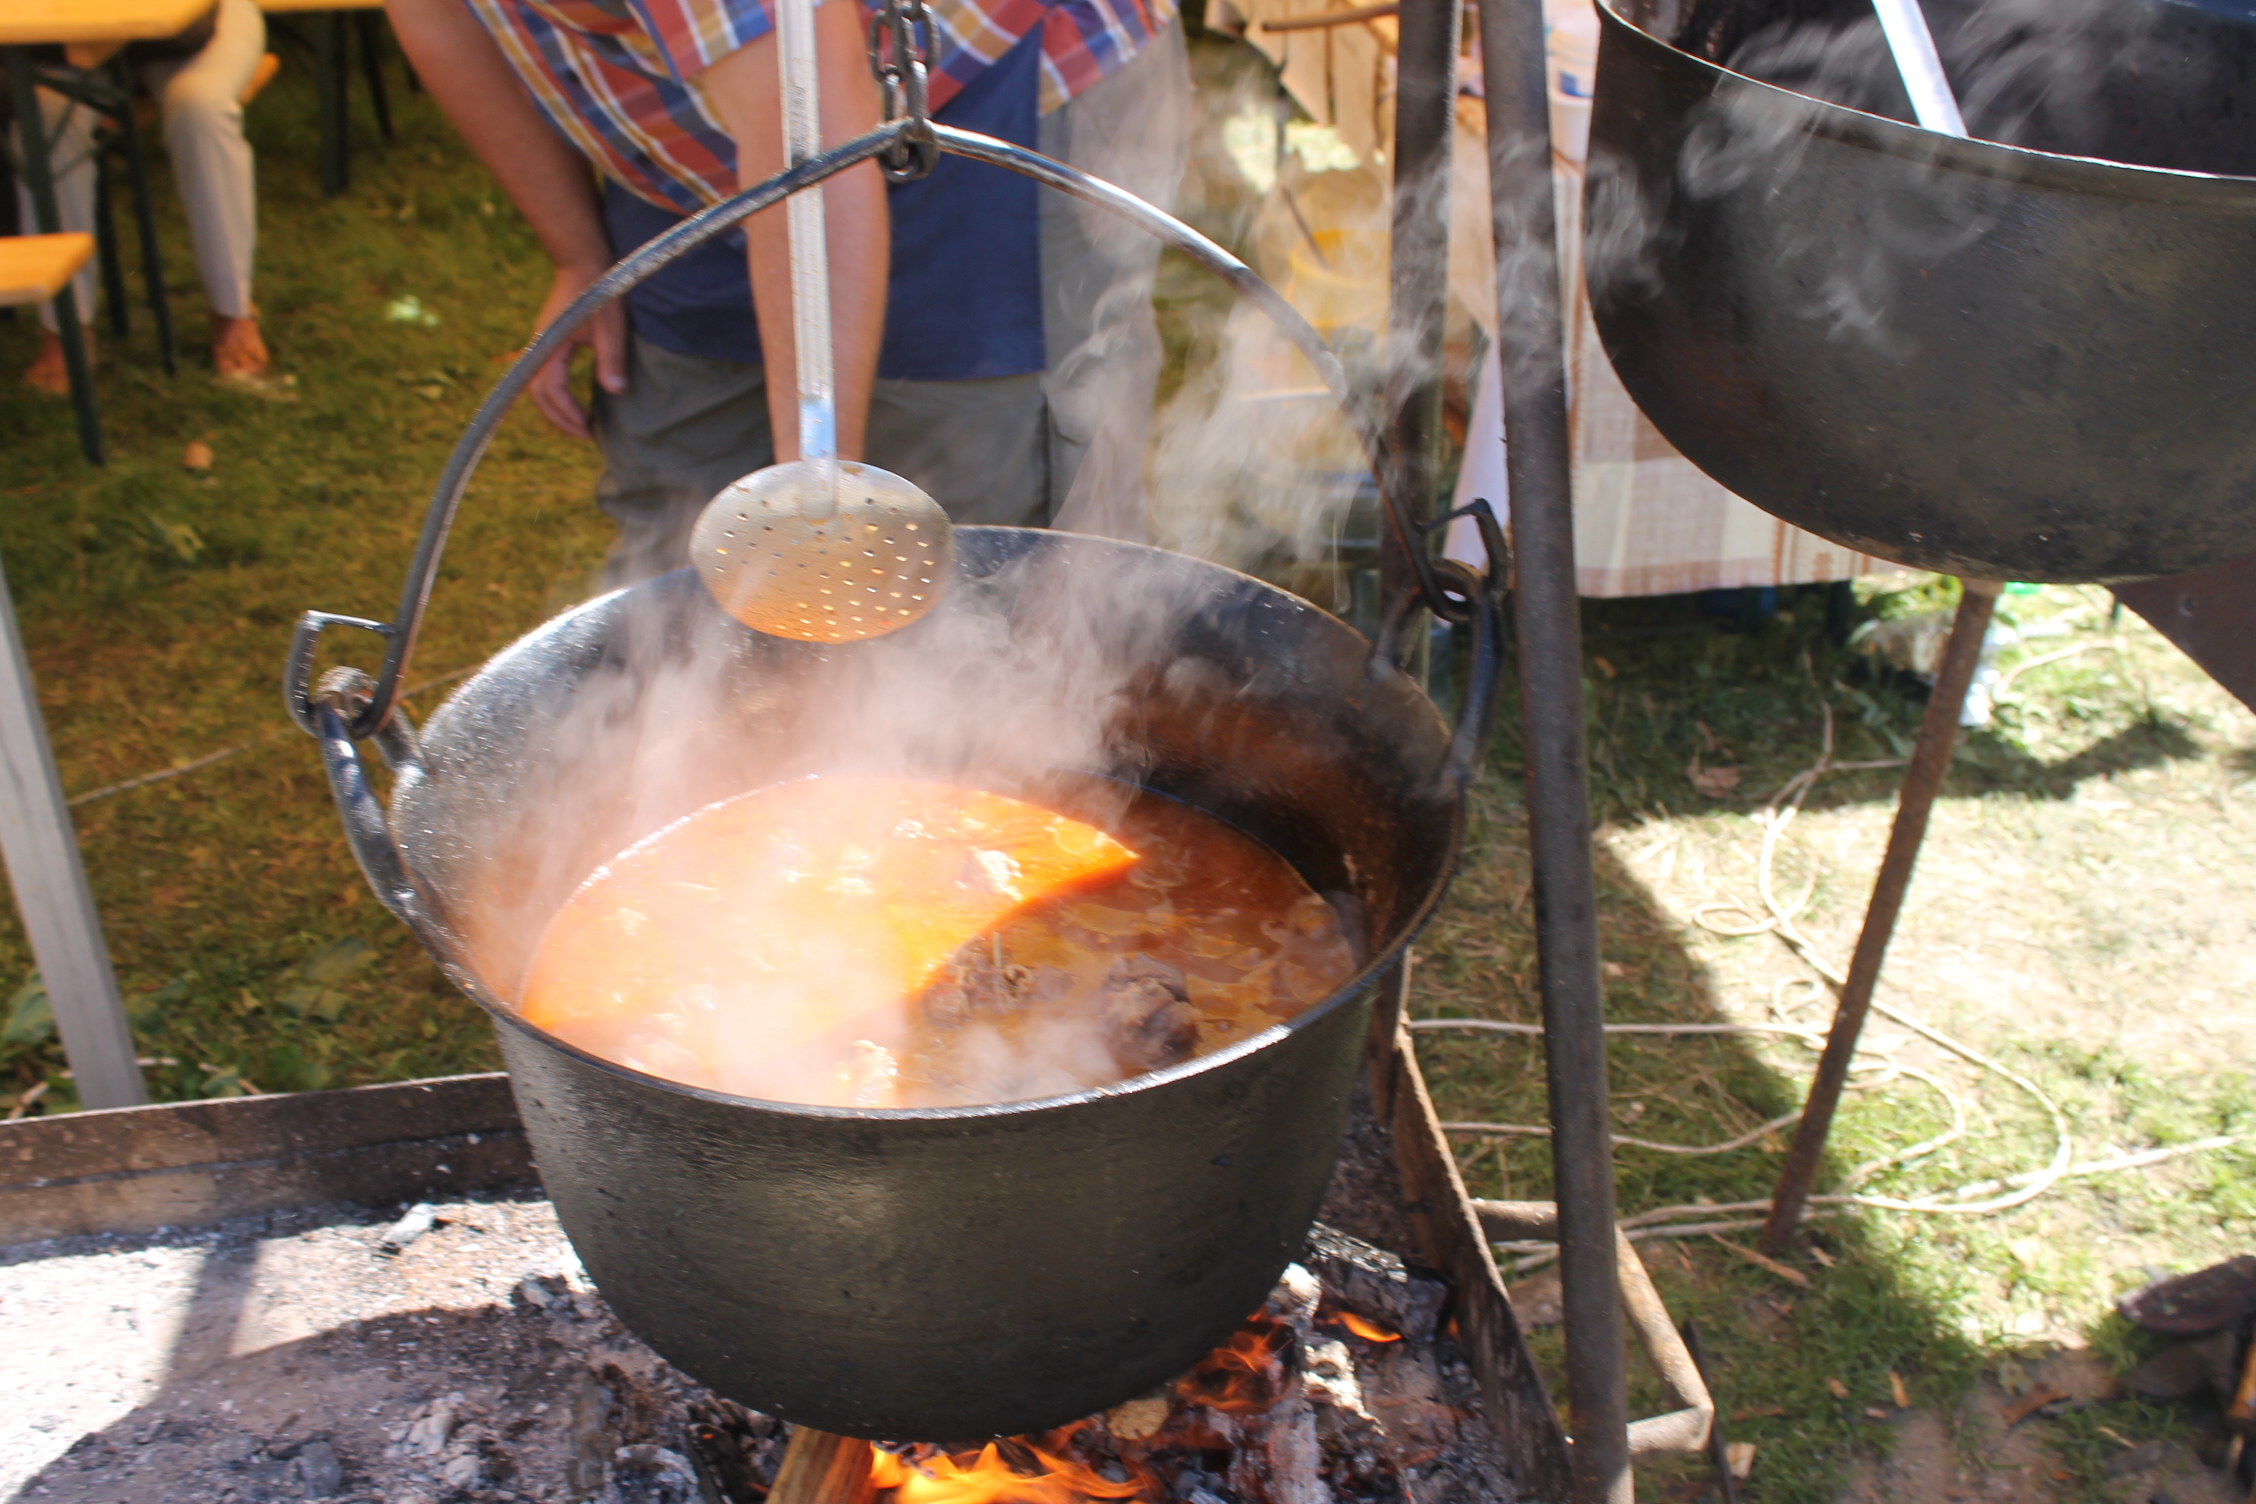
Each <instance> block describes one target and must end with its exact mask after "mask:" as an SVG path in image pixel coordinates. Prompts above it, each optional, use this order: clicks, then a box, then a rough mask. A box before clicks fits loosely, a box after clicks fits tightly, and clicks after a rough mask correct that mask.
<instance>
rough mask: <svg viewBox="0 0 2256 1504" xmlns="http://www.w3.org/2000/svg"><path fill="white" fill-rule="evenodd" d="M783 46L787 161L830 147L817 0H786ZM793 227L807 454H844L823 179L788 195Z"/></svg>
mask: <svg viewBox="0 0 2256 1504" xmlns="http://www.w3.org/2000/svg"><path fill="white" fill-rule="evenodd" d="M776 46H777V52H778V56H779V59H780V62H781V66H782V71H783V151H784V158H785V165H787V166H790V167H797V166H798V165H799V164H800V163H802V162H806V161H808V160H810V159H812V158H814V157H816V156H818V155H820V154H821V152H822V111H821V108H820V105H821V99H820V94H819V92H818V90H817V86H816V82H815V7H814V3H813V0H781V3H780V4H779V5H778V6H777V7H776ZM786 212H787V213H788V214H789V216H790V227H791V332H792V338H793V340H794V342H795V344H796V346H797V348H798V355H799V358H798V372H797V376H798V382H799V457H800V458H801V459H804V460H829V459H836V458H837V457H838V392H837V388H836V385H835V383H834V381H833V379H832V375H831V360H830V246H829V240H828V237H827V235H826V234H825V232H824V227H823V191H822V185H821V184H820V183H818V184H816V185H815V186H813V187H811V188H802V189H800V190H799V191H798V192H797V193H794V194H793V195H791V197H790V199H789V200H788V201H787V209H786Z"/></svg>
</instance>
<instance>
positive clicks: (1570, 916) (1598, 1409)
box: [1480, 0, 1633, 1504]
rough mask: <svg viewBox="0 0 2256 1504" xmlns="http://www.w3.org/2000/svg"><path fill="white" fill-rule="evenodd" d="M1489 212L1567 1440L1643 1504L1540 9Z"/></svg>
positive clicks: (1491, 20) (1600, 1474)
mask: <svg viewBox="0 0 2256 1504" xmlns="http://www.w3.org/2000/svg"><path fill="white" fill-rule="evenodd" d="M1480 37H1481V67H1482V73H1483V75H1484V77H1485V78H1486V80H1487V84H1488V90H1487V93H1488V176H1489V196H1490V200H1491V206H1492V212H1493V214H1494V219H1495V235H1496V306H1497V309H1498V310H1499V315H1500V320H1499V321H1500V323H1501V324H1502V326H1503V327H1502V328H1500V329H1499V330H1498V335H1497V337H1498V344H1499V346H1500V348H1501V353H1502V362H1501V368H1502V371H1503V374H1504V426H1505V433H1506V445H1505V464H1506V475H1507V477H1508V478H1509V480H1510V484H1511V508H1512V534H1513V553H1514V558H1515V561H1516V564H1517V584H1516V587H1515V588H1514V590H1513V593H1512V606H1513V615H1514V620H1515V622H1516V623H1517V625H1518V628H1519V632H1518V636H1519V662H1520V727H1521V736H1522V740H1523V743H1524V746H1525V753H1524V756H1525V759H1526V765H1527V803H1528V847H1529V854H1530V857H1531V859H1532V865H1533V879H1532V880H1533V884H1534V890H1535V936H1536V967H1537V974H1538V977H1539V979H1540V983H1541V987H1542V994H1543V1025H1544V1059H1545V1065H1546V1069H1547V1074H1548V1076H1549V1086H1550V1099H1551V1164H1552V1177H1553V1180H1554V1182H1555V1185H1556V1195H1557V1197H1558V1201H1559V1277H1560V1286H1561V1289H1560V1296H1561V1306H1562V1308H1563V1310H1564V1313H1565V1317H1566V1337H1567V1400H1568V1407H1569V1429H1570V1430H1571V1431H1572V1432H1573V1433H1574V1478H1575V1499H1576V1501H1577V1504H1628V1501H1629V1500H1630V1499H1631V1498H1632V1496H1633V1495H1632V1482H1631V1478H1630V1472H1629V1390H1628V1376H1627V1372H1626V1366H1625V1362H1624V1357H1623V1352H1622V1311H1621V1301H1620V1296H1619V1293H1618V1291H1617V1289H1616V1287H1615V1279H1614V1235H1615V1229H1614V1167H1613V1141H1612V1137H1611V1132H1612V1125H1611V1124H1609V1123H1608V1122H1607V1119H1606V1036H1605V1032H1604V1020H1603V1014H1602V1011H1601V994H1600V990H1599V978H1598V891H1597V880H1596V877H1595V876H1594V874H1593V872H1592V870H1591V851H1590V791H1589V780H1588V770H1587V768H1586V766H1585V762H1584V758H1585V747H1584V740H1583V702H1582V619H1581V602H1580V600H1579V599H1578V596H1577V592H1576V587H1575V555H1574V506H1573V499H1572V490H1571V482H1570V477H1569V471H1568V444H1567V377H1566V361H1565V352H1564V326H1563V324H1562V322H1561V317H1560V297H1559V262H1558V254H1557V246H1558V224H1557V213H1556V211H1555V209H1554V207H1553V200H1552V187H1551V113H1550V101H1549V93H1548V90H1547V89H1546V87H1545V83H1544V67H1543V62H1544V59H1543V16H1542V12H1541V10H1540V8H1539V7H1538V5H1537V4H1536V0H1481V9H1480Z"/></svg>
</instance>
